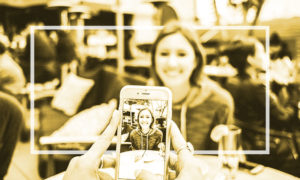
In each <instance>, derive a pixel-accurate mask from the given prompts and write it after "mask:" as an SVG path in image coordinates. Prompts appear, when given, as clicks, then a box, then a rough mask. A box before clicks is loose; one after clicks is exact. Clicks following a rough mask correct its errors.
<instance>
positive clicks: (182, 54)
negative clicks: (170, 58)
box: [177, 52, 186, 57]
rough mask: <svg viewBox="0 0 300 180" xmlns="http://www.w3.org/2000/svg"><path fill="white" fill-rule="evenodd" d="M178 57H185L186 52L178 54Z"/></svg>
mask: <svg viewBox="0 0 300 180" xmlns="http://www.w3.org/2000/svg"><path fill="white" fill-rule="evenodd" d="M177 56H179V57H185V56H186V53H185V52H178V53H177Z"/></svg>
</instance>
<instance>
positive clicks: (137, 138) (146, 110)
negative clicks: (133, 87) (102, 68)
mask: <svg viewBox="0 0 300 180" xmlns="http://www.w3.org/2000/svg"><path fill="white" fill-rule="evenodd" d="M167 111H168V108H167V101H163V100H145V99H126V100H125V102H124V104H123V112H122V113H123V116H122V126H121V127H122V131H121V136H122V140H121V147H120V152H121V154H120V166H119V176H118V177H119V179H135V178H136V177H135V174H134V173H135V171H136V170H137V169H145V170H148V171H150V172H152V173H154V174H159V175H161V176H162V177H163V175H164V169H165V168H164V165H165V153H166V139H167V137H166V136H167V113H168V112H167ZM124 136H125V137H124Z"/></svg>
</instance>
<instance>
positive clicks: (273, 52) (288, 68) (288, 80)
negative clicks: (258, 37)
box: [270, 32, 297, 107]
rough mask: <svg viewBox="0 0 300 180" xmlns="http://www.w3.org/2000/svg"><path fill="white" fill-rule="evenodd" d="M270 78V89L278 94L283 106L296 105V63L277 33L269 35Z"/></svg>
mask: <svg viewBox="0 0 300 180" xmlns="http://www.w3.org/2000/svg"><path fill="white" fill-rule="evenodd" d="M270 57H271V61H270V80H271V89H272V91H273V92H274V93H275V94H276V95H277V96H278V98H279V101H280V103H281V104H282V105H284V106H290V105H292V106H295V107H296V106H297V105H296V104H297V102H296V101H297V100H296V99H297V98H295V93H296V91H297V90H296V89H297V87H295V85H294V82H295V77H296V64H295V62H294V61H293V57H292V54H291V52H290V50H289V48H288V46H287V44H286V43H285V42H283V41H282V40H281V38H280V36H279V34H278V33H276V32H274V33H272V34H271V37H270Z"/></svg>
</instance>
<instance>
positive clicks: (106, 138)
mask: <svg viewBox="0 0 300 180" xmlns="http://www.w3.org/2000/svg"><path fill="white" fill-rule="evenodd" d="M119 119H120V117H119V112H118V111H117V110H115V111H114V113H113V116H112V119H111V121H110V123H109V125H108V126H107V128H106V129H105V130H104V132H103V133H102V134H101V136H100V137H99V139H98V140H97V141H96V142H95V143H94V144H93V145H92V147H91V148H90V149H89V150H88V152H86V153H85V154H84V155H83V158H84V159H85V160H87V161H88V162H89V164H92V165H93V166H95V167H96V168H98V166H99V164H100V160H101V157H102V155H103V154H104V152H105V151H106V150H107V148H108V146H109V145H110V143H111V140H112V138H113V137H114V134H115V132H116V130H117V126H118V123H119Z"/></svg>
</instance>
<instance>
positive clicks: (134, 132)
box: [130, 129, 138, 136]
mask: <svg viewBox="0 0 300 180" xmlns="http://www.w3.org/2000/svg"><path fill="white" fill-rule="evenodd" d="M137 134H138V130H137V129H134V130H132V131H131V132H130V136H135V135H137Z"/></svg>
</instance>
